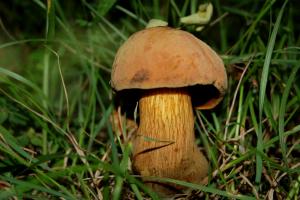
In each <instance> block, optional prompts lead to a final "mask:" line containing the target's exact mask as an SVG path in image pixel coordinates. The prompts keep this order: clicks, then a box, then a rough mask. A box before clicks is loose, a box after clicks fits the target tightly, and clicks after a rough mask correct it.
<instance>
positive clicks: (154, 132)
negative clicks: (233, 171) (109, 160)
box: [111, 27, 227, 195]
mask: <svg viewBox="0 0 300 200" xmlns="http://www.w3.org/2000/svg"><path fill="white" fill-rule="evenodd" d="M111 85H112V87H113V88H114V89H115V90H116V91H117V92H118V91H125V92H126V91H134V94H135V96H138V97H139V103H138V106H139V127H138V130H137V133H136V134H135V136H134V138H133V139H132V144H133V169H134V170H135V171H136V172H137V173H139V174H140V175H141V176H142V177H143V180H144V181H145V183H146V184H147V185H149V186H150V187H151V188H152V189H153V190H155V191H156V192H158V193H160V194H162V195H168V194H172V193H173V192H175V191H176V190H178V189H180V190H181V189H184V187H181V186H179V185H174V184H166V183H160V182H158V181H157V180H153V179H149V178H147V177H149V176H151V177H153V176H154V177H164V178H172V179H177V180H183V181H187V182H192V183H197V184H198V183H201V182H202V181H203V179H204V178H205V177H206V176H207V174H208V162H207V160H206V158H205V156H204V155H203V154H202V153H201V152H200V151H199V149H198V147H197V145H196V144H195V136H194V116H193V106H194V107H195V108H197V109H210V108H213V107H215V106H216V105H217V104H218V103H219V102H220V101H221V100H222V98H223V96H224V93H225V90H226V89H227V75H226V71H225V68H224V65H223V62H222V60H221V59H220V57H219V56H218V55H217V54H216V53H215V52H214V51H213V50H212V49H211V48H210V47H209V46H208V45H207V44H205V43H204V42H202V41H201V40H199V39H197V38H196V37H194V36H193V35H192V34H190V33H188V32H185V31H182V30H177V29H173V28H170V27H153V28H148V29H144V30H141V31H139V32H137V33H135V34H133V35H132V36H131V37H129V39H128V40H127V41H126V42H125V43H124V44H123V45H122V46H121V47H120V49H119V50H118V52H117V54H116V57H115V60H114V63H113V68H112V74H111ZM125 101H126V99H125Z"/></svg>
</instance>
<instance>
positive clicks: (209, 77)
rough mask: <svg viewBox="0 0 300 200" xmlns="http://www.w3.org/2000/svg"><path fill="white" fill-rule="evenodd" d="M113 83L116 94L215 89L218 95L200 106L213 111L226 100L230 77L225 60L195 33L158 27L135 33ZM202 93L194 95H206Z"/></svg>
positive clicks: (116, 67) (117, 65) (120, 55)
mask: <svg viewBox="0 0 300 200" xmlns="http://www.w3.org/2000/svg"><path fill="white" fill-rule="evenodd" d="M111 84H112V87H113V88H114V89H115V90H116V91H121V90H126V89H154V88H182V87H190V86H200V87H198V88H202V87H201V86H212V87H214V88H215V89H216V91H217V92H213V94H214V95H212V96H211V97H210V98H209V99H207V100H206V101H205V102H202V103H201V104H200V105H197V108H200V109H209V108H213V107H215V106H216V105H217V104H218V103H219V102H220V101H221V100H222V98H223V96H224V93H225V91H226V89H227V75H226V71H225V68H224V64H223V62H222V60H221V58H220V57H219V56H218V55H217V54H216V53H215V52H214V51H213V50H212V49H211V48H210V47H209V46H208V45H207V44H205V43H204V42H202V41H201V40H199V39H198V38H196V37H195V36H193V35H192V34H190V33H188V32H186V31H182V30H177V29H173V28H169V27H154V28H148V29H144V30H142V31H139V32H137V33H135V34H133V35H132V36H131V37H129V39H128V40H127V41H126V42H125V43H124V44H123V45H122V46H121V47H120V49H119V50H118V52H117V55H116V57H115V61H114V63H113V67H112V74H111ZM195 88H197V87H195ZM205 91H207V90H205ZM193 92H196V93H197V91H195V90H193ZM200 92H201V91H199V94H193V95H194V96H195V95H196V96H197V95H200V97H201V96H204V95H205V94H203V92H202V93H200ZM200 97H197V98H200Z"/></svg>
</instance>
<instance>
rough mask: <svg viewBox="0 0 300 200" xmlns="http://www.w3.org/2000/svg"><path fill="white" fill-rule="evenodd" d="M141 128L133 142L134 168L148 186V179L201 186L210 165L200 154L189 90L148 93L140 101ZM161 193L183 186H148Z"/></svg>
mask: <svg viewBox="0 0 300 200" xmlns="http://www.w3.org/2000/svg"><path fill="white" fill-rule="evenodd" d="M139 112H140V124H139V128H138V132H137V135H136V137H135V138H134V140H133V147H134V152H133V165H134V167H135V170H136V171H138V172H139V173H140V174H141V175H142V176H143V177H145V178H144V180H145V182H147V176H156V177H165V178H172V179H177V180H183V181H188V182H192V183H201V181H202V180H203V178H204V177H205V176H207V172H208V163H207V160H206V158H205V157H204V155H203V154H202V153H201V152H200V151H199V150H198V148H197V146H196V144H195V136H194V115H193V108H192V102H191V97H190V94H189V93H188V92H187V91H186V89H180V88H179V89H168V88H161V89H153V90H145V91H144V92H143V95H142V98H141V99H140V101H139ZM148 185H150V186H151V188H152V189H154V190H155V191H157V192H159V193H163V194H166V193H170V191H169V190H168V189H170V188H172V187H173V189H183V188H182V187H180V186H178V185H177V186H175V185H170V184H160V183H158V182H151V181H149V182H148Z"/></svg>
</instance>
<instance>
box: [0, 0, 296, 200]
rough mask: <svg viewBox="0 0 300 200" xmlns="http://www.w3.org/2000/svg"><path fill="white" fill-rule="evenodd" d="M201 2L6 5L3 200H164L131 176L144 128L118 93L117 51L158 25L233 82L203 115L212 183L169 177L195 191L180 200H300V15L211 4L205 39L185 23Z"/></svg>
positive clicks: (287, 5)
mask: <svg viewBox="0 0 300 200" xmlns="http://www.w3.org/2000/svg"><path fill="white" fill-rule="evenodd" d="M199 3H202V2H199V1H196V0H189V1H185V2H180V1H174V0H170V1H164V2H160V1H157V0H153V1H140V0H137V1H130V2H126V3H125V2H123V1H109V0H106V1H104V0H103V1H94V2H93V3H90V2H87V1H85V0H82V1H80V3H78V4H74V3H72V2H67V1H57V0H48V1H47V4H45V3H44V2H42V1H39V0H35V1H32V2H20V1H17V0H13V1H10V2H8V3H1V6H0V13H4V14H5V15H6V17H1V21H0V22H1V24H0V25H1V26H0V28H1V29H2V30H3V31H1V34H0V41H1V44H0V55H1V59H0V93H1V95H0V161H1V162H0V199H23V198H24V199H57V198H62V199H135V198H137V199H145V198H148V199H158V198H159V197H158V196H157V195H156V194H155V193H153V192H152V191H150V190H149V189H148V188H147V187H145V186H144V185H143V183H142V182H141V181H140V179H139V177H138V176H136V175H134V173H133V172H132V170H131V165H130V155H131V148H132V147H131V144H130V136H131V135H132V133H133V132H134V130H135V128H136V127H135V126H130V124H129V122H126V119H125V117H124V116H121V115H120V114H119V113H118V112H116V110H117V109H118V108H116V107H115V105H114V103H113V96H114V93H113V92H112V90H111V88H110V85H109V80H110V70H111V65H112V62H113V59H114V55H115V53H116V50H117V49H118V47H119V46H120V45H121V44H122V43H123V42H124V41H125V40H126V38H127V37H128V36H129V35H130V34H132V33H134V32H136V31H138V30H140V29H142V28H144V27H145V25H146V23H147V21H148V20H149V19H151V18H159V19H163V20H165V21H168V22H169V25H170V26H173V27H176V28H181V29H184V30H187V31H190V32H192V33H193V34H194V35H196V36H197V37H199V38H201V39H202V40H204V41H205V42H207V43H208V44H210V45H211V46H212V47H213V48H214V49H215V50H216V51H217V52H219V54H220V55H221V57H222V58H223V60H224V62H225V64H226V68H227V71H228V77H229V89H228V93H227V96H226V97H225V99H224V101H223V102H222V104H221V105H219V106H218V107H217V108H216V109H214V110H212V111H205V112H199V111H197V112H196V116H197V117H196V125H195V126H196V130H197V131H196V135H197V142H198V143H199V145H200V146H204V147H205V148H204V149H203V151H204V152H205V153H206V155H207V157H208V159H209V161H210V175H209V177H208V184H207V185H205V186H204V185H195V184H191V183H186V182H182V181H178V180H171V179H161V178H160V180H162V181H166V182H172V183H177V184H180V185H184V186H187V187H189V188H190V189H191V192H190V193H188V194H182V195H178V196H176V197H174V198H175V199H180V198H181V199H182V198H185V199H193V198H206V199H212V198H215V199H226V198H233V199H264V198H270V199H272V198H274V199H298V198H299V195H300V194H299V188H300V187H299V184H300V176H299V174H300V159H299V156H298V155H299V151H300V138H299V131H300V118H299V114H300V112H299V111H300V108H299V107H300V90H299V81H300V80H299V76H298V75H299V54H300V51H299V43H300V38H299V27H298V26H297V23H296V22H297V21H296V19H297V18H299V9H300V7H299V5H298V4H296V3H294V2H293V1H285V2H282V1H275V0H269V1H266V2H262V1H258V0H255V1H242V2H239V1H224V2H223V1H222V2H221V1H212V3H213V5H214V8H215V10H214V17H213V19H212V21H211V23H210V24H208V25H207V26H206V27H205V29H204V30H203V31H201V32H196V31H195V28H196V27H194V26H192V25H191V26H183V25H182V24H180V22H179V19H180V17H182V16H186V15H189V14H191V13H193V12H195V11H196V10H197V6H198V5H199ZM11 7H14V8H15V10H14V11H17V12H14V11H11V9H10V8H11ZM16 13H18V14H16ZM32 16H36V17H32ZM41 21H42V23H41ZM127 114H128V115H131V114H132V113H127Z"/></svg>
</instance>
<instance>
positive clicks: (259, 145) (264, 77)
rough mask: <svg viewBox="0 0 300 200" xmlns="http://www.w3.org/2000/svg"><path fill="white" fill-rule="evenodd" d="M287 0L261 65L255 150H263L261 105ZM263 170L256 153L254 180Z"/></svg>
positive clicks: (259, 157) (257, 178)
mask: <svg viewBox="0 0 300 200" xmlns="http://www.w3.org/2000/svg"><path fill="white" fill-rule="evenodd" d="M287 2H288V1H287V0H286V1H285V2H284V4H283V5H282V7H281V9H280V12H279V14H278V17H277V19H276V22H275V26H274V28H273V30H272V34H271V37H270V41H269V43H268V46H267V52H266V57H265V61H264V65H263V70H262V74H261V79H260V80H261V82H260V88H259V118H258V119H259V124H258V125H259V127H258V132H257V151H258V152H263V130H262V129H263V125H262V114H263V106H264V100H265V94H266V88H267V82H268V75H269V68H270V62H271V59H272V52H273V49H274V45H275V42H276V36H277V33H278V29H279V25H280V22H281V18H282V15H283V12H284V9H285V6H286V4H287ZM262 170H263V161H262V158H261V156H260V154H259V153H257V155H256V176H255V182H256V183H260V181H261V175H262Z"/></svg>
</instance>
